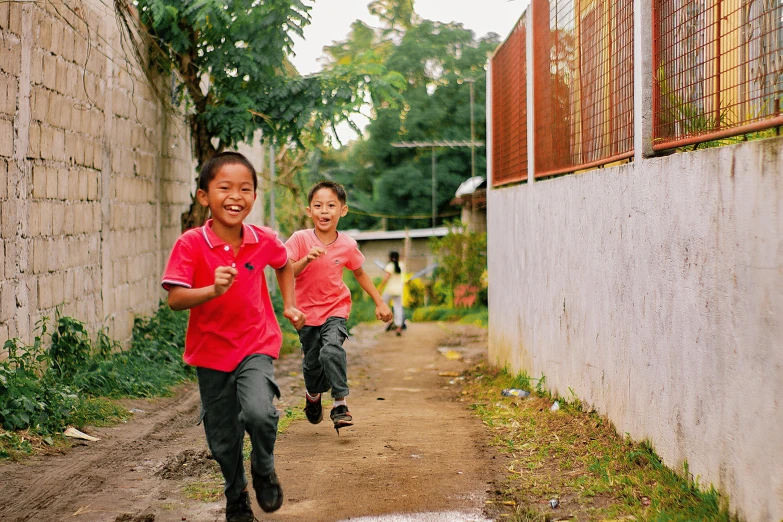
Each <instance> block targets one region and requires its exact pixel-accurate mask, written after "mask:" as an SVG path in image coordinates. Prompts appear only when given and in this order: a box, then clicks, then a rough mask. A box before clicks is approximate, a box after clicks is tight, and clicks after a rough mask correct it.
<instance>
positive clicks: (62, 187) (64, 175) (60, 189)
mask: <svg viewBox="0 0 783 522" xmlns="http://www.w3.org/2000/svg"><path fill="white" fill-rule="evenodd" d="M55 139H56V138H55ZM63 147H65V145H63ZM57 198H58V199H62V200H66V199H68V168H67V167H60V168H59V169H57Z"/></svg>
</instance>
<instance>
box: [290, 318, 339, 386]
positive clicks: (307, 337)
mask: <svg viewBox="0 0 783 522" xmlns="http://www.w3.org/2000/svg"><path fill="white" fill-rule="evenodd" d="M346 339H348V328H347V327H346V326H345V319H343V318H342V317H329V318H328V319H327V320H326V322H325V323H324V324H322V325H321V326H305V327H303V328H302V329H301V330H299V340H300V341H301V342H302V353H303V355H304V358H303V359H302V374H303V375H304V381H305V387H306V388H307V391H309V392H310V393H312V394H316V393H324V392H327V391H329V389H330V388H331V390H332V397H335V398H339V397H346V396H347V395H348V393H349V390H348V360H347V358H346V356H345V349H344V348H343V343H344V342H345V340H346Z"/></svg>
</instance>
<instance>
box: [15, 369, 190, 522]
mask: <svg viewBox="0 0 783 522" xmlns="http://www.w3.org/2000/svg"><path fill="white" fill-rule="evenodd" d="M178 391H179V393H177V401H172V400H171V399H157V400H150V401H126V402H127V404H128V405H129V407H133V408H136V409H141V410H143V411H144V413H137V414H136V415H135V416H134V418H133V419H132V420H130V421H129V422H128V423H127V424H120V425H118V426H115V427H111V428H94V429H92V430H90V432H91V434H93V435H96V436H98V437H100V438H101V441H99V442H97V443H92V442H91V443H82V442H75V443H74V447H73V448H72V449H71V450H70V451H68V452H67V453H66V454H64V455H57V456H54V457H52V456H48V457H41V458H36V459H33V460H31V461H28V462H24V463H17V464H7V465H4V466H3V467H2V468H0V473H1V474H2V479H1V480H0V484H1V485H0V520H9V521H23V520H25V521H26V520H31V521H33V520H35V521H38V520H41V521H45V520H61V518H58V517H63V518H64V517H65V516H67V515H73V514H78V516H77V517H75V519H76V520H92V519H95V520H106V519H109V520H114V518H115V516H116V515H119V514H120V513H118V512H117V508H118V507H122V506H123V504H128V506H127V507H128V508H132V510H133V511H139V507H140V506H139V505H140V504H141V506H144V504H147V503H149V504H150V505H151V504H152V502H150V499H156V498H160V497H162V496H165V494H166V493H165V492H164V491H163V488H160V487H158V488H156V487H153V488H150V487H149V482H148V481H144V480H140V477H143V476H146V475H148V474H150V473H154V471H155V470H156V468H157V467H159V465H160V463H161V462H162V461H163V460H165V459H166V457H167V456H170V453H171V451H172V448H174V447H177V445H178V444H179V443H180V442H181V443H182V444H184V445H188V444H192V443H194V442H196V441H198V442H201V441H202V439H203V431H202V430H201V428H200V427H196V426H195V424H196V421H197V420H198V410H199V404H200V403H199V397H198V390H197V388H196V387H195V386H194V385H192V384H191V385H188V386H186V387H183V388H182V389H181V390H178ZM202 445H203V444H202ZM142 483H143V485H142ZM140 486H141V487H140ZM145 501H146V502H145ZM142 510H143V508H142ZM112 515H114V516H112Z"/></svg>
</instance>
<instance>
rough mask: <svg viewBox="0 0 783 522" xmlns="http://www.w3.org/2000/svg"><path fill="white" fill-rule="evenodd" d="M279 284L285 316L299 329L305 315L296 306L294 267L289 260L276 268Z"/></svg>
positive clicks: (302, 324) (303, 322)
mask: <svg viewBox="0 0 783 522" xmlns="http://www.w3.org/2000/svg"><path fill="white" fill-rule="evenodd" d="M275 275H276V276H277V286H279V287H280V295H281V296H282V297H283V316H284V317H285V318H286V319H288V320H289V321H291V324H292V325H294V328H296V329H297V330H299V329H300V328H302V327H303V326H304V324H305V315H304V314H303V313H302V312H301V311H299V310H297V308H296V294H295V293H294V267H293V264H292V263H291V261H290V260H289V261H288V262H287V263H286V264H285V266H284V267H282V268H276V269H275Z"/></svg>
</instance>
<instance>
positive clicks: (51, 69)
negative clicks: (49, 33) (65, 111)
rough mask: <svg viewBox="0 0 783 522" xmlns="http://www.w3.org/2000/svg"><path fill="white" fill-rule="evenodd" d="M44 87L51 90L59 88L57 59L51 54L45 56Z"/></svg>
mask: <svg viewBox="0 0 783 522" xmlns="http://www.w3.org/2000/svg"><path fill="white" fill-rule="evenodd" d="M43 85H44V87H46V88H47V89H51V90H55V89H56V88H57V57H55V56H54V55H51V54H44V56H43Z"/></svg>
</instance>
